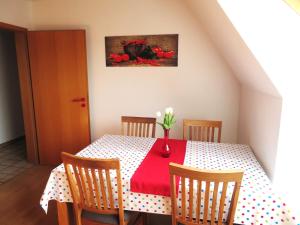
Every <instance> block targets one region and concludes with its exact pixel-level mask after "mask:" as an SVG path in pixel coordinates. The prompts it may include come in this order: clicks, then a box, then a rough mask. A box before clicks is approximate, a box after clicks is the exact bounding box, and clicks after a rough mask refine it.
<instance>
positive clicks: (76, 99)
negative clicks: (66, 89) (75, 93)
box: [72, 98, 85, 102]
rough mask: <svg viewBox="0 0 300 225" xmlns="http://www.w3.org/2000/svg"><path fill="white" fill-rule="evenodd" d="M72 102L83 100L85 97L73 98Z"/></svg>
mask: <svg viewBox="0 0 300 225" xmlns="http://www.w3.org/2000/svg"><path fill="white" fill-rule="evenodd" d="M72 102H85V98H73V99H72Z"/></svg>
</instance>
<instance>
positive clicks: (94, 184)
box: [61, 152, 124, 224]
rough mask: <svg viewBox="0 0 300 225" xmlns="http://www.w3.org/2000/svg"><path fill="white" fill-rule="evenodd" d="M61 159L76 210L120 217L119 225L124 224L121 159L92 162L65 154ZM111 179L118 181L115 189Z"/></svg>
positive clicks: (94, 160) (95, 160) (63, 153)
mask: <svg viewBox="0 0 300 225" xmlns="http://www.w3.org/2000/svg"><path fill="white" fill-rule="evenodd" d="M61 156H62V161H63V164H64V167H65V170H66V174H67V178H68V182H69V186H70V189H71V194H72V197H73V203H74V205H75V206H74V209H75V211H76V210H79V211H80V214H81V210H82V209H84V210H87V211H91V212H95V213H100V214H119V221H120V224H124V210H123V199H122V183H121V173H120V161H119V159H89V158H82V157H78V156H74V155H71V154H69V153H65V152H62V154H61ZM111 172H112V175H111V174H110V173H111ZM111 178H113V179H115V178H116V184H117V186H116V188H114V185H112V179H111ZM114 192H117V194H118V208H116V206H115V204H114V199H115V197H114V196H113V193H114ZM77 213H78V212H77ZM77 213H75V214H77Z"/></svg>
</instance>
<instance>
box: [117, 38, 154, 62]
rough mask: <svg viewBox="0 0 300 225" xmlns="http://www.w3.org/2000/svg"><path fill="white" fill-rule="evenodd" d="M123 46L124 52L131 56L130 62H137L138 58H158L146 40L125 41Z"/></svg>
mask: <svg viewBox="0 0 300 225" xmlns="http://www.w3.org/2000/svg"><path fill="white" fill-rule="evenodd" d="M122 44H123V49H124V52H125V53H126V54H128V55H129V58H130V60H135V59H137V58H138V57H140V58H144V59H154V58H155V57H156V54H155V53H154V52H153V51H152V49H151V47H150V46H149V45H147V44H146V41H145V40H134V41H130V42H125V41H124V42H122Z"/></svg>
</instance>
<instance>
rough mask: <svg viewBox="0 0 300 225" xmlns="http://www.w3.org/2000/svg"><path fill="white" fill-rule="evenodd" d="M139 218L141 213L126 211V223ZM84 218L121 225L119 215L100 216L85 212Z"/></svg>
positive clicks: (83, 213)
mask: <svg viewBox="0 0 300 225" xmlns="http://www.w3.org/2000/svg"><path fill="white" fill-rule="evenodd" d="M138 216H139V212H134V211H124V220H125V223H128V222H131V221H132V220H136V219H137V217H138ZM82 217H83V218H85V219H88V220H93V221H95V222H99V223H104V224H112V225H119V215H108V214H99V213H94V212H90V211H87V210H83V211H82Z"/></svg>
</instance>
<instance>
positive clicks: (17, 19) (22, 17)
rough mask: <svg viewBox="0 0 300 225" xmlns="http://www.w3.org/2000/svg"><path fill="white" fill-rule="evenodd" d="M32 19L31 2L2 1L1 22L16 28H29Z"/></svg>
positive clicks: (24, 0)
mask: <svg viewBox="0 0 300 225" xmlns="http://www.w3.org/2000/svg"><path fill="white" fill-rule="evenodd" d="M30 19H31V1H29V0H1V1H0V22H3V23H8V24H12V25H15V26H21V27H25V28H27V27H29V26H30Z"/></svg>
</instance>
